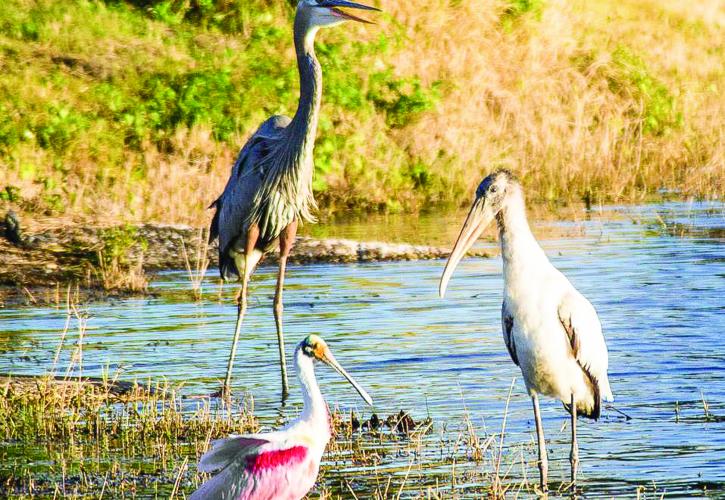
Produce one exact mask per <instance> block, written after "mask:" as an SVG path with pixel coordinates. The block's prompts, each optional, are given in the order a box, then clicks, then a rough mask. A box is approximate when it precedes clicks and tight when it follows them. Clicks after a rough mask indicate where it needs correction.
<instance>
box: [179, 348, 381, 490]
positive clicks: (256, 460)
mask: <svg viewBox="0 0 725 500" xmlns="http://www.w3.org/2000/svg"><path fill="white" fill-rule="evenodd" d="M315 361H321V362H323V363H325V364H326V365H328V366H330V367H332V368H333V369H334V370H335V371H337V372H338V373H339V374H340V375H342V376H343V377H345V378H346V379H347V381H348V382H350V384H352V386H353V387H354V388H355V389H356V390H357V392H358V393H359V394H360V396H362V398H363V399H364V400H365V402H366V403H367V404H369V405H371V404H373V403H372V399H370V396H369V395H368V393H367V392H365V390H364V389H363V388H362V387H360V386H359V385H358V384H357V383H356V382H355V380H353V378H352V377H350V375H348V374H347V372H346V371H345V370H344V369H343V368H342V366H340V364H339V363H338V362H337V361H336V360H335V357H334V356H333V355H332V352H331V351H330V349H329V348H328V347H327V344H326V343H325V341H324V340H322V339H321V338H320V337H318V336H317V335H310V336H308V337H307V338H306V339H305V340H303V341H302V342H300V344H299V345H298V346H297V349H296V350H295V368H296V371H297V376H298V377H299V379H300V383H301V385H302V396H303V400H304V405H305V406H304V409H303V410H302V415H300V416H299V417H298V418H296V419H295V420H293V421H292V422H290V423H289V424H287V425H286V426H285V427H284V428H283V429H280V430H278V431H274V432H268V433H265V434H250V435H247V436H233V437H230V438H227V439H222V440H219V441H216V442H215V443H214V445H213V447H212V449H211V450H210V451H208V452H206V453H205V454H204V456H202V457H201V461H200V462H199V470H201V471H204V472H216V471H220V472H219V473H218V474H217V475H216V476H215V477H213V478H212V479H210V480H209V481H207V482H206V483H204V485H203V486H202V487H201V488H199V489H198V490H197V491H196V492H194V494H193V495H191V497H190V498H191V500H194V499H199V500H202V499H216V498H236V499H242V500H257V499H259V500H261V499H269V498H287V499H298V498H303V497H304V496H305V495H306V494H307V492H308V491H310V489H312V487H313V486H314V485H315V481H316V480H317V473H318V471H319V469H320V460H321V459H322V454H323V453H324V452H325V447H326V446H327V442H328V441H329V440H330V432H331V429H330V420H329V416H328V413H327V405H326V404H325V400H324V399H322V393H321V392H320V388H319V386H318V385H317V379H316V378H315V368H314V362H315Z"/></svg>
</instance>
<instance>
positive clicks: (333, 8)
mask: <svg viewBox="0 0 725 500" xmlns="http://www.w3.org/2000/svg"><path fill="white" fill-rule="evenodd" d="M318 5H319V6H320V7H327V8H329V9H330V12H332V14H333V15H335V16H337V17H340V18H342V19H346V20H350V21H357V22H359V23H367V24H375V23H373V22H372V21H368V20H367V19H363V18H362V17H357V16H355V15H353V14H350V13H349V12H345V11H343V10H340V9H338V8H337V7H344V8H347V9H360V10H374V11H377V12H380V9H378V8H377V7H370V6H369V5H363V4H360V3H355V2H347V1H346V0H324V1H322V2H319V3H318Z"/></svg>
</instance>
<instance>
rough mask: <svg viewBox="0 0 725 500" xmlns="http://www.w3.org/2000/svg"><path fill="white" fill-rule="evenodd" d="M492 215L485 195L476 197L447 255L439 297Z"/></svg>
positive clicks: (439, 286) (489, 221) (443, 293)
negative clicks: (449, 253)
mask: <svg viewBox="0 0 725 500" xmlns="http://www.w3.org/2000/svg"><path fill="white" fill-rule="evenodd" d="M493 216H494V213H493V210H492V209H491V206H490V204H489V203H487V202H486V197H485V196H481V197H479V198H476V201H474V202H473V206H472V207H471V210H470V211H469V212H468V217H466V222H464V223H463V227H462V228H461V233H460V234H459V235H458V239H457V240H456V244H455V246H454V247H453V250H451V255H450V256H449V257H448V262H446V268H445V269H444V270H443V275H442V276H441V282H440V285H438V294H439V295H440V296H441V298H443V296H444V295H445V294H446V287H447V286H448V281H449V280H450V279H451V276H452V275H453V271H455V270H456V266H457V265H458V263H459V262H460V261H461V259H462V258H463V256H464V255H465V254H466V252H467V251H468V249H469V248H471V247H472V246H473V244H474V243H475V242H476V240H477V239H478V237H479V236H481V233H482V232H483V230H484V229H486V226H488V225H489V224H490V223H491V221H492V220H493Z"/></svg>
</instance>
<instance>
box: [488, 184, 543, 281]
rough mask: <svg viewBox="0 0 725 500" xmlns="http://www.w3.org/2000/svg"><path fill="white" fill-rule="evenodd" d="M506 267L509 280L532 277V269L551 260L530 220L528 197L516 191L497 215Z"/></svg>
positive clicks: (538, 267)
mask: <svg viewBox="0 0 725 500" xmlns="http://www.w3.org/2000/svg"><path fill="white" fill-rule="evenodd" d="M496 222H497V223H498V230H499V240H500V241H501V255H502V257H503V269H504V275H505V277H506V281H507V283H513V282H515V281H517V280H518V279H522V278H523V279H526V278H527V276H528V277H530V272H532V271H534V272H535V271H537V270H540V269H542V266H544V265H546V264H548V262H549V261H548V259H547V258H546V254H544V251H543V250H542V249H541V246H539V243H538V242H537V241H536V238H534V235H533V233H532V232H531V228H529V223H528V221H527V220H526V208H525V206H524V199H523V196H522V195H521V194H520V193H515V194H514V195H513V196H512V198H511V199H509V200H508V202H507V204H506V206H505V207H504V208H503V209H502V210H501V211H499V213H498V214H497V215H496Z"/></svg>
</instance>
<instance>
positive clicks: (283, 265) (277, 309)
mask: <svg viewBox="0 0 725 500" xmlns="http://www.w3.org/2000/svg"><path fill="white" fill-rule="evenodd" d="M296 235H297V220H294V221H292V223H291V224H290V225H289V226H287V227H286V228H285V229H284V230H283V231H282V233H281V234H280V235H279V275H278V276H277V289H276V290H275V293H274V321H275V323H276V324H277V342H278V343H279V365H280V368H281V370H282V398H283V399H284V398H286V397H287V394H288V393H289V385H288V383H287V360H286V357H285V353H284V333H283V332H282V311H283V310H284V304H283V303H282V292H283V290H284V273H285V270H286V269H287V258H288V257H289V254H290V251H291V250H292V245H294V242H295V236H296Z"/></svg>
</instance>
